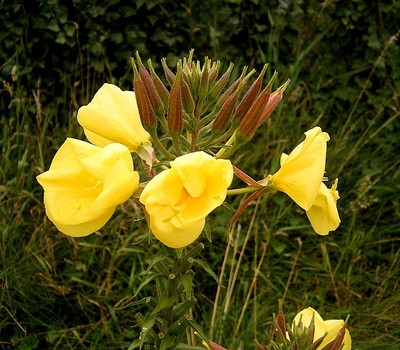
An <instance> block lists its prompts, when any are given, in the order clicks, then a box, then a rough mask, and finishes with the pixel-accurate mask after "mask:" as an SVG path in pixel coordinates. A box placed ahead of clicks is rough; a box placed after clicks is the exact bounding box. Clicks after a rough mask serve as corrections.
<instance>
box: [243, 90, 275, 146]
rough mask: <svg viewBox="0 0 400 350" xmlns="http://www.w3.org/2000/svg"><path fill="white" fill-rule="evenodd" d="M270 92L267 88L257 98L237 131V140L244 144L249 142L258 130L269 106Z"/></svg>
mask: <svg viewBox="0 0 400 350" xmlns="http://www.w3.org/2000/svg"><path fill="white" fill-rule="evenodd" d="M270 93H271V92H270V90H269V89H268V88H265V89H264V90H263V91H262V92H261V93H260V94H259V95H258V97H257V98H256V100H255V101H254V103H253V105H252V106H251V108H250V110H249V111H248V112H247V113H246V115H245V116H244V118H243V120H242V121H241V122H240V124H239V127H238V128H237V130H236V136H237V138H238V139H239V140H240V141H242V142H248V141H250V140H251V138H252V137H253V136H254V134H255V132H256V131H257V129H258V119H259V118H260V114H261V113H262V111H264V109H265V107H266V106H267V103H268V99H269V96H270Z"/></svg>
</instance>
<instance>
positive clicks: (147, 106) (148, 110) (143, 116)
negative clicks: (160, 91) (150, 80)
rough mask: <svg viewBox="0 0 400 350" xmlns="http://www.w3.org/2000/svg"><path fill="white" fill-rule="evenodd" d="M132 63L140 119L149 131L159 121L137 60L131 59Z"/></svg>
mask: <svg viewBox="0 0 400 350" xmlns="http://www.w3.org/2000/svg"><path fill="white" fill-rule="evenodd" d="M131 65H132V68H133V72H134V78H133V87H134V89H135V93H136V101H137V105H138V109H139V115H140V120H141V122H142V125H143V127H144V128H145V129H146V130H147V131H149V130H151V129H155V127H156V125H157V121H156V118H155V114H154V110H153V107H152V105H151V103H150V99H149V97H148V95H147V92H146V88H145V86H144V83H143V81H142V79H141V77H140V75H139V72H138V69H137V66H136V64H135V61H134V60H133V59H131Z"/></svg>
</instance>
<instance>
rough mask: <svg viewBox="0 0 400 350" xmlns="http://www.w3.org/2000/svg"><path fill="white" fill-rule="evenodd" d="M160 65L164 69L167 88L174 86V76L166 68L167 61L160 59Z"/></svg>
mask: <svg viewBox="0 0 400 350" xmlns="http://www.w3.org/2000/svg"><path fill="white" fill-rule="evenodd" d="M161 65H162V67H163V69H164V73H165V77H166V78H167V81H168V84H169V86H172V85H173V84H174V80H175V74H174V73H172V71H171V69H169V68H168V66H167V60H166V59H165V58H163V59H161Z"/></svg>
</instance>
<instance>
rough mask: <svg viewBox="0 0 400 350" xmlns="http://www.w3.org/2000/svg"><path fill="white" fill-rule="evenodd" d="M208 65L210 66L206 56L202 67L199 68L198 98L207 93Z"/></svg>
mask: <svg viewBox="0 0 400 350" xmlns="http://www.w3.org/2000/svg"><path fill="white" fill-rule="evenodd" d="M209 66H210V60H209V59H208V57H206V58H205V59H204V64H203V69H202V70H201V73H200V83H199V92H198V95H199V98H203V97H205V96H206V95H207V92H208V82H209V77H210V74H209Z"/></svg>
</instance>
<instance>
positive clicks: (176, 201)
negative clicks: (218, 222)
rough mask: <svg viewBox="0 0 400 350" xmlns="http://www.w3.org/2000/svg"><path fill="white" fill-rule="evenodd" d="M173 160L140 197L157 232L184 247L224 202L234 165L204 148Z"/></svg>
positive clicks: (162, 238) (164, 240)
mask: <svg viewBox="0 0 400 350" xmlns="http://www.w3.org/2000/svg"><path fill="white" fill-rule="evenodd" d="M170 164H171V168H170V169H168V170H164V171H163V172H161V173H159V174H158V175H156V176H155V177H154V178H153V179H152V180H151V181H150V182H149V183H148V184H147V185H146V187H145V188H144V190H143V192H142V194H141V196H140V199H139V200H140V202H141V203H142V204H144V205H145V208H146V211H147V214H148V215H149V221H150V228H151V231H152V232H153V234H154V235H155V236H156V237H157V238H158V239H159V240H160V241H161V242H162V243H164V244H165V245H167V246H169V247H171V248H181V247H185V246H187V245H189V244H190V243H192V242H193V241H195V240H196V239H197V237H198V236H199V235H200V233H201V231H202V230H203V228H204V225H205V218H206V217H207V215H208V214H209V213H210V212H211V211H213V210H214V209H215V208H216V207H218V206H220V205H221V204H222V203H223V202H224V200H225V197H226V191H227V189H228V187H229V185H230V184H231V182H232V178H233V169H232V165H231V163H230V161H229V160H223V159H218V160H217V159H215V158H213V157H212V156H210V155H208V154H206V153H204V152H194V153H189V154H186V155H183V156H181V157H178V158H176V159H175V160H174V161H172V162H171V163H170Z"/></svg>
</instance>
